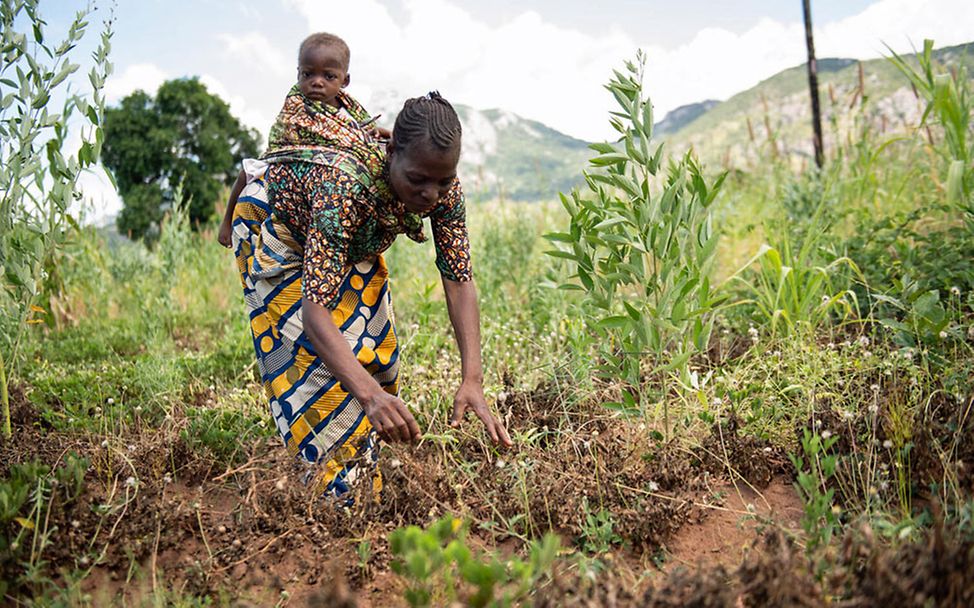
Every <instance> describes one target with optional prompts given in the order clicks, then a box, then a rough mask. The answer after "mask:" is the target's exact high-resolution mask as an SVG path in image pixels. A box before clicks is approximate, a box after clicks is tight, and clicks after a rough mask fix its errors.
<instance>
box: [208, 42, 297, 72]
mask: <svg viewBox="0 0 974 608" xmlns="http://www.w3.org/2000/svg"><path fill="white" fill-rule="evenodd" d="M217 39H218V40H219V41H220V42H222V43H223V45H224V49H225V50H226V52H227V54H229V55H232V56H233V58H234V60H235V61H237V62H240V63H243V64H244V65H246V66H247V68H248V70H251V71H252V72H253V73H255V74H262V75H263V74H266V73H267V72H270V73H271V74H274V75H276V76H283V77H291V78H293V77H294V73H295V70H296V69H297V67H296V66H297V60H296V59H294V58H292V57H291V56H290V55H285V54H284V53H283V52H282V51H281V49H279V48H277V47H276V46H274V44H273V43H272V42H271V41H270V40H268V39H267V36H265V35H264V34H262V33H260V32H245V33H243V34H218V35H217ZM294 56H297V45H295V49H294Z"/></svg>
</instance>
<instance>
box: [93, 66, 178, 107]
mask: <svg viewBox="0 0 974 608" xmlns="http://www.w3.org/2000/svg"><path fill="white" fill-rule="evenodd" d="M168 78H170V76H169V74H167V73H166V72H165V71H164V70H163V69H162V68H160V67H159V66H157V65H154V64H151V63H136V64H132V65H130V66H128V67H126V68H125V71H124V72H122V73H121V74H114V75H112V76H110V77H109V78H108V80H107V81H106V82H105V99H106V100H107V101H108V103H109V104H113V103H117V102H118V101H120V100H121V99H122V98H123V97H125V96H126V95H128V94H129V93H133V92H135V91H139V90H142V91H145V92H146V93H148V94H149V95H155V92H156V90H157V89H158V88H159V85H161V84H162V83H163V82H165V81H166V80H167V79H168Z"/></svg>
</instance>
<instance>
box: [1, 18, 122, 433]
mask: <svg viewBox="0 0 974 608" xmlns="http://www.w3.org/2000/svg"><path fill="white" fill-rule="evenodd" d="M38 5H39V0H0V24H2V27H3V33H2V38H0V313H2V314H0V401H2V406H3V433H4V436H6V437H9V436H10V433H11V428H10V405H9V396H8V387H7V381H8V378H12V377H14V376H15V375H16V373H17V368H18V365H19V363H20V361H19V356H20V349H21V346H22V342H23V338H24V335H25V331H26V329H27V327H29V326H30V325H31V324H32V323H35V322H39V319H37V318H36V317H35V315H36V314H37V313H43V312H44V311H43V309H41V308H40V307H39V306H38V305H37V304H38V297H39V295H40V293H41V291H42V289H41V288H42V285H43V282H44V277H45V270H44V269H45V265H46V264H48V263H49V262H50V260H51V258H52V256H53V254H54V253H55V252H56V251H58V249H59V248H60V247H62V245H63V244H64V242H65V240H66V239H67V234H68V229H69V228H72V227H76V226H77V224H76V222H75V220H74V219H73V218H72V217H71V215H70V214H69V207H70V206H71V203H72V202H74V200H75V198H76V192H77V180H78V176H79V175H80V174H81V172H82V171H83V170H85V169H86V168H88V167H90V166H92V165H93V164H94V163H95V162H97V160H98V156H99V154H100V152H101V147H102V143H103V141H104V135H103V132H102V130H101V127H100V124H101V120H102V116H103V113H104V107H105V99H104V96H103V95H102V88H103V87H104V84H105V79H106V78H107V77H108V75H109V74H110V73H111V69H112V66H111V63H109V61H108V53H109V50H110V48H111V37H112V29H111V21H110V20H109V21H107V22H106V23H105V28H104V30H103V31H102V33H101V41H100V43H99V45H98V47H97V48H96V49H95V51H94V53H93V55H92V59H93V66H92V68H91V71H90V72H89V73H88V80H89V82H90V84H91V90H90V95H89V94H80V93H76V92H74V91H72V89H71V88H70V87H69V85H68V83H69V82H70V80H69V77H70V76H71V74H73V73H74V72H76V71H77V70H78V68H79V65H78V64H76V63H72V62H71V58H70V56H71V51H72V50H73V49H74V48H75V47H76V46H77V45H78V43H79V42H80V41H81V40H82V38H83V37H84V35H85V31H86V30H87V28H88V21H87V19H88V17H89V15H90V14H91V12H92V10H93V8H91V7H88V8H86V9H85V10H82V11H79V12H78V13H77V14H76V16H75V18H74V20H73V21H72V22H71V25H70V27H69V28H68V32H67V35H66V36H65V38H64V40H62V41H61V42H59V43H57V44H54V43H51V42H49V41H48V40H47V39H46V38H45V35H44V27H45V26H46V23H45V21H44V20H43V19H42V18H41V16H40V14H39V11H38ZM20 25H23V26H25V30H26V31H25V32H22V31H18V30H17V29H16V28H17V27H18V26H20ZM55 99H57V100H61V99H63V102H61V103H62V105H61V107H60V111H59V112H56V111H52V109H51V106H52V104H53V100H55ZM69 123H70V126H69ZM72 129H78V130H80V132H81V146H80V148H79V149H78V150H77V151H76V152H72V151H69V150H65V145H66V142H67V141H68V137H69V134H70V132H71V130H72Z"/></svg>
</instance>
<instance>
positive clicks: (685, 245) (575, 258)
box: [546, 54, 724, 425]
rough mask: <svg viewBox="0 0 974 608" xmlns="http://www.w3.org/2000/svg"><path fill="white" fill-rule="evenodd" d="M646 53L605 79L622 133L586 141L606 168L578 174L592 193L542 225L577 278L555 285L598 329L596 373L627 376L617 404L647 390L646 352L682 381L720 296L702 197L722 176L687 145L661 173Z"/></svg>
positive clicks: (712, 192)
mask: <svg viewBox="0 0 974 608" xmlns="http://www.w3.org/2000/svg"><path fill="white" fill-rule="evenodd" d="M644 61H645V60H644V57H643V56H642V54H639V55H637V63H632V62H627V64H626V68H627V74H622V73H619V72H616V73H615V78H614V79H613V80H612V81H611V82H610V83H609V84H608V87H607V88H608V89H609V91H611V92H612V94H613V96H614V97H615V99H616V101H617V102H618V104H619V106H620V109H621V111H617V112H613V113H612V118H611V119H610V123H611V124H612V126H613V128H614V129H615V130H616V131H618V132H619V134H620V135H621V140H620V141H619V142H617V143H614V144H613V143H600V144H593V145H592V146H591V147H592V148H593V149H594V150H595V151H597V152H598V153H599V155H598V156H596V157H594V158H593V159H592V160H591V161H590V162H591V164H592V166H593V167H594V168H597V169H603V170H604V172H596V171H593V172H590V173H586V174H585V181H586V183H587V185H588V189H589V195H590V198H589V197H585V196H583V195H582V194H581V193H579V192H578V191H573V192H572V193H571V196H570V197H569V196H564V195H562V197H561V200H562V204H563V205H564V207H565V209H566V210H567V211H568V214H569V216H570V220H571V221H570V225H569V228H568V230H567V231H565V232H554V233H550V234H548V235H546V238H548V239H549V240H550V241H552V242H553V243H557V244H559V246H558V247H557V248H556V249H554V250H552V251H549V252H548V254H549V255H551V256H553V257H557V258H563V259H566V260H569V261H570V263H571V266H572V269H573V270H574V275H573V276H574V277H575V278H577V281H578V282H577V283H575V282H571V283H565V284H563V285H561V287H562V288H563V289H571V290H580V291H581V292H582V294H583V296H582V310H583V312H584V314H585V316H586V318H587V319H588V320H589V321H590V323H589V324H590V326H591V328H592V329H593V330H594V331H595V332H596V333H597V334H598V335H599V337H600V338H601V340H600V342H599V344H600V354H601V356H602V358H603V359H604V361H605V365H604V366H603V368H602V371H603V373H605V374H606V375H607V376H609V377H615V378H618V379H620V380H623V381H624V382H625V383H626V384H627V385H628V386H629V388H630V392H627V393H626V403H625V406H624V407H626V409H637V408H638V409H639V410H644V409H645V407H646V405H647V400H648V395H647V393H646V390H645V389H646V386H645V383H644V382H643V380H642V377H643V376H642V374H643V369H642V367H643V366H642V363H643V361H644V356H646V355H648V356H649V358H650V360H651V361H652V363H653V365H654V366H655V369H656V371H657V372H670V371H676V372H678V373H680V374H681V375H682V376H683V378H684V381H686V380H687V376H688V367H687V364H688V361H689V359H690V357H691V356H692V355H693V354H694V353H696V352H700V351H702V350H704V349H706V348H707V344H708V342H709V339H710V332H711V329H712V326H713V315H712V312H713V310H714V309H715V307H716V306H717V305H718V304H719V302H720V300H719V299H718V297H717V296H716V295H715V294H714V292H713V290H712V289H711V285H710V271H711V267H712V265H713V260H714V253H715V251H716V247H717V234H716V233H715V232H714V231H713V230H712V227H711V219H710V206H711V204H712V203H713V201H714V199H715V197H716V196H717V193H718V191H719V189H720V186H721V184H722V182H723V179H724V178H723V176H721V177H719V178H718V179H717V180H716V181H715V182H714V183H708V182H707V180H706V178H705V177H704V176H703V174H702V172H701V170H700V168H699V166H698V164H697V162H696V161H695V160H694V158H693V156H691V155H690V154H689V153H688V154H687V155H686V156H684V157H682V158H681V159H680V160H678V161H676V162H672V163H671V164H670V166H669V167H668V169H667V170H666V172H665V178H664V179H660V176H659V174H660V170H661V159H662V155H663V147H662V145H659V146H657V148H656V150H655V152H653V153H650V150H649V140H650V138H651V137H652V129H653V111H652V103H651V102H650V101H649V100H648V99H644V98H643V88H642V74H643V69H644ZM633 392H634V393H635V394H636V396H633V394H632V393H633ZM666 423H667V425H668V424H669V421H668V416H667V420H666Z"/></svg>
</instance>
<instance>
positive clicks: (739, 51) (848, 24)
mask: <svg viewBox="0 0 974 608" xmlns="http://www.w3.org/2000/svg"><path fill="white" fill-rule="evenodd" d="M288 2H289V4H290V5H291V6H293V7H294V8H295V9H296V10H297V12H298V13H299V14H300V15H302V16H303V17H304V18H305V20H306V21H307V25H308V32H311V31H318V30H325V31H331V32H335V33H337V34H339V35H341V36H342V37H343V38H345V40H346V41H347V42H348V43H349V46H350V47H351V50H352V66H351V69H350V72H351V73H352V74H353V78H352V82H353V87H354V83H359V85H364V86H360V87H359V88H356V89H353V93H357V94H359V95H360V96H361V97H362V99H361V100H362V101H363V102H364V103H366V105H367V106H368V104H369V101H370V99H369V97H368V96H366V95H363V92H365V93H369V94H371V93H372V92H375V94H376V95H378V94H379V92H381V91H383V90H388V89H394V90H397V91H400V92H402V93H404V94H405V95H406V96H415V95H419V94H422V93H425V92H426V91H427V90H429V89H439V90H441V91H442V92H443V94H444V95H445V96H446V97H447V98H448V99H451V100H453V101H456V102H459V103H465V104H469V105H472V106H474V107H477V108H491V107H499V108H504V109H507V110H511V111H513V112H516V113H518V114H521V115H523V116H526V117H529V118H534V119H537V120H540V121H542V122H544V123H546V124H549V125H551V126H552V127H554V128H556V129H559V130H561V131H564V132H566V133H570V134H572V135H576V136H578V137H582V138H586V139H599V138H602V137H605V136H608V135H609V134H610V130H609V127H608V124H607V120H606V112H607V111H608V110H610V109H612V101H611V98H610V97H609V95H608V94H607V93H606V92H605V91H604V90H603V89H602V84H604V83H605V82H606V81H607V80H608V78H609V76H610V75H611V70H612V69H613V68H618V67H620V66H621V65H622V63H623V62H624V61H625V60H627V59H631V58H633V56H634V53H635V50H636V48H637V47H639V46H642V48H644V49H646V52H647V56H648V58H649V65H648V66H647V75H646V78H647V79H646V85H647V90H648V91H649V93H650V94H651V95H652V97H653V100H654V104H655V105H656V109H657V116H658V117H662V116H663V114H664V113H665V112H667V111H669V110H671V109H673V108H674V107H676V106H677V105H681V104H685V103H690V102H694V101H700V100H703V99H706V98H718V99H720V98H725V97H727V96H729V95H732V94H734V93H736V92H738V91H741V90H743V89H746V88H747V87H750V86H753V85H754V84H756V83H757V82H759V81H760V80H762V79H764V78H767V77H769V76H771V75H773V74H774V73H776V72H777V71H779V70H782V69H784V68H788V67H792V66H795V65H798V64H800V63H802V62H803V61H804V59H805V46H804V33H803V27H802V24H801V23H800V22H798V21H795V22H789V23H783V22H779V21H774V20H771V19H763V20H761V21H759V22H758V23H756V24H755V25H754V26H753V27H752V28H750V29H749V30H747V31H745V32H743V33H740V34H737V33H733V32H730V31H727V30H724V29H720V28H705V29H702V30H701V31H700V32H698V33H697V35H696V36H695V37H694V38H693V39H692V40H690V41H689V42H687V43H686V44H684V45H681V46H679V47H677V48H672V49H663V48H659V47H654V46H653V45H647V44H640V43H641V42H645V41H638V40H634V39H632V38H631V37H630V36H628V35H627V34H626V33H624V32H623V31H622V30H621V29H612V30H609V31H604V32H580V31H576V30H572V29H568V28H563V27H559V26H557V25H554V24H552V23H551V22H549V21H546V20H545V18H544V17H543V16H541V15H539V14H538V13H536V12H532V11H526V12H524V13H522V14H521V15H519V16H517V17H515V18H514V19H511V20H509V21H507V22H505V23H502V24H500V25H499V26H497V27H491V26H489V25H487V24H486V23H483V22H480V21H478V20H477V19H475V18H474V17H473V16H472V15H470V14H469V13H468V12H466V11H464V10H462V9H460V8H458V7H457V6H455V5H454V4H451V3H450V2H449V0H404V8H405V17H404V18H403V19H400V20H398V21H397V20H396V19H394V18H393V16H392V15H391V14H390V12H389V11H388V10H387V9H386V8H385V6H383V3H382V2H380V1H379V0H359V1H358V2H356V4H355V7H354V9H348V10H343V9H341V8H338V7H336V6H334V5H331V4H330V3H323V2H320V1H319V0H288ZM972 23H974V2H969V1H968V0H927V1H925V2H916V1H915V0H879V1H877V2H875V3H874V4H873V5H871V6H869V7H868V8H867V9H865V10H864V11H862V12H861V13H859V14H858V15H854V16H851V17H848V18H846V19H843V20H840V21H838V22H833V23H826V24H822V25H821V26H819V27H817V28H816V48H817V51H818V55H819V56H820V57H828V56H846V57H855V58H873V57H877V56H879V55H880V54H881V53H882V52H883V51H884V47H883V42H887V43H889V44H890V45H891V46H892V47H893V48H894V49H896V50H902V51H909V50H910V44H909V40H910V39H912V40H913V41H916V42H917V43H918V44H919V41H920V40H921V39H922V38H924V37H932V38H934V39H935V40H936V41H937V44H938V45H949V44H957V43H960V42H967V41H969V40H970V39H971V38H974V27H972V26H971V24H972ZM286 65H288V66H290V62H287V63H286Z"/></svg>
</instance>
